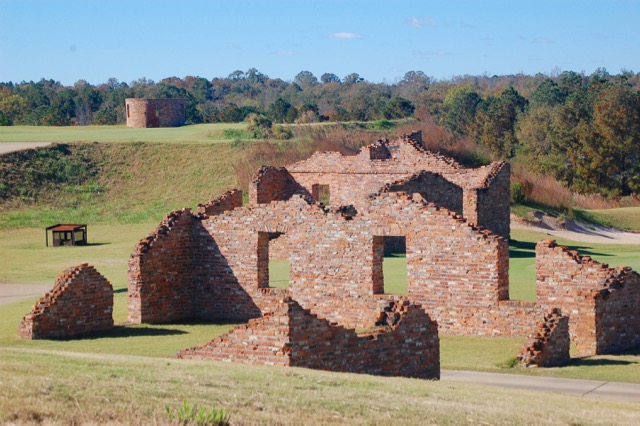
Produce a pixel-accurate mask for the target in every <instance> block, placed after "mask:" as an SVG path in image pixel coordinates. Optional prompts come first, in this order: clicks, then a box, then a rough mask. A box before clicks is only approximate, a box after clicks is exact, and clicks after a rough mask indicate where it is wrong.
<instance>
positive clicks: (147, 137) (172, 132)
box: [0, 123, 246, 143]
mask: <svg viewBox="0 0 640 426" xmlns="http://www.w3.org/2000/svg"><path fill="white" fill-rule="evenodd" d="M245 127H246V124H244V123H212V124H194V125H189V126H182V127H163V128H155V129H134V128H129V127H127V126H125V125H118V126H65V127H52V126H0V142H65V143H69V142H163V143H211V142H221V141H227V142H228V140H226V139H225V138H224V137H223V131H224V129H244V128H245Z"/></svg>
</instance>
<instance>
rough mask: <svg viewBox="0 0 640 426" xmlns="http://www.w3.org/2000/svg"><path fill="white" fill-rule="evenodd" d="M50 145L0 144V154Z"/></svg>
mask: <svg viewBox="0 0 640 426" xmlns="http://www.w3.org/2000/svg"><path fill="white" fill-rule="evenodd" d="M47 145H51V143H50V142H0V154H6V153H7V152H13V151H20V150H22V149H29V148H38V147H41V146H47Z"/></svg>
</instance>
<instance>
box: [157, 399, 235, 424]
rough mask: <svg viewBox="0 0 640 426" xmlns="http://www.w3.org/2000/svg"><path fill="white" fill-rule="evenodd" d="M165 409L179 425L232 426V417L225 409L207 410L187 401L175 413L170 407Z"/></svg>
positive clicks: (166, 406) (170, 417) (170, 418)
mask: <svg viewBox="0 0 640 426" xmlns="http://www.w3.org/2000/svg"><path fill="white" fill-rule="evenodd" d="M164 408H165V410H166V411H167V416H169V420H171V421H178V423H179V424H182V425H188V424H196V425H216V426H227V425H229V424H231V423H230V422H229V420H230V416H229V414H227V413H225V411H224V409H220V410H216V409H215V408H212V409H211V410H207V409H206V408H204V407H202V406H199V405H198V404H193V405H191V404H189V403H188V402H187V401H186V400H185V401H182V406H180V407H178V409H177V410H175V411H174V410H172V409H171V408H169V406H168V405H165V406H164Z"/></svg>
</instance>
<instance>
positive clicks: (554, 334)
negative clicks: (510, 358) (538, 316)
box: [518, 309, 571, 367]
mask: <svg viewBox="0 0 640 426" xmlns="http://www.w3.org/2000/svg"><path fill="white" fill-rule="evenodd" d="M570 342H571V337H570V336H569V317H567V316H563V315H562V314H561V313H560V310H559V309H554V310H553V311H551V312H550V313H548V314H547V315H545V316H544V319H543V321H542V322H541V323H539V324H538V326H537V327H536V331H535V333H534V334H533V335H532V336H531V338H530V339H529V341H528V342H527V344H526V345H525V347H524V348H522V350H521V351H520V353H519V354H518V360H519V362H520V364H521V365H522V366H524V367H559V366H561V365H564V364H567V363H568V362H569V360H570V359H571V357H570V355H569V346H570Z"/></svg>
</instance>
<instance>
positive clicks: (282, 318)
mask: <svg viewBox="0 0 640 426" xmlns="http://www.w3.org/2000/svg"><path fill="white" fill-rule="evenodd" d="M387 315H388V316H389V317H392V318H393V321H390V322H391V323H392V324H387V325H385V326H383V327H380V328H378V329H377V330H375V331H372V332H370V333H368V334H366V335H358V334H356V332H355V330H350V329H347V328H344V327H342V326H339V325H337V324H332V323H330V322H329V321H327V320H325V319H322V318H318V316H317V315H315V314H312V313H310V312H309V311H308V310H305V309H303V308H302V307H301V306H300V305H299V304H298V303H297V302H296V301H294V300H293V299H291V298H287V299H284V300H281V301H280V302H279V306H278V308H277V309H276V310H274V311H273V312H270V313H267V314H265V315H264V316H263V317H262V318H259V319H254V320H251V321H250V322H249V323H248V324H247V325H242V326H239V327H237V328H235V329H234V330H232V331H230V332H229V333H227V334H226V335H223V336H220V337H218V338H216V339H214V340H213V341H211V342H209V343H207V344H205V345H204V346H200V347H194V348H189V349H186V350H183V351H181V352H180V353H179V354H178V355H177V357H178V358H195V359H212V360H218V361H234V362H241V363H247V364H267V365H280V366H297V367H306V368H314V369H320V370H329V371H341V372H351V373H366V374H376V375H383V376H404V377H419V378H425V379H438V378H439V377H440V354H439V351H440V345H439V339H438V329H437V324H435V322H433V321H431V319H430V318H429V316H428V315H427V314H426V313H425V312H424V311H423V310H422V309H420V307H419V306H415V305H411V304H409V303H399V304H397V305H395V306H394V308H393V309H391V310H390V311H389V312H387Z"/></svg>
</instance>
